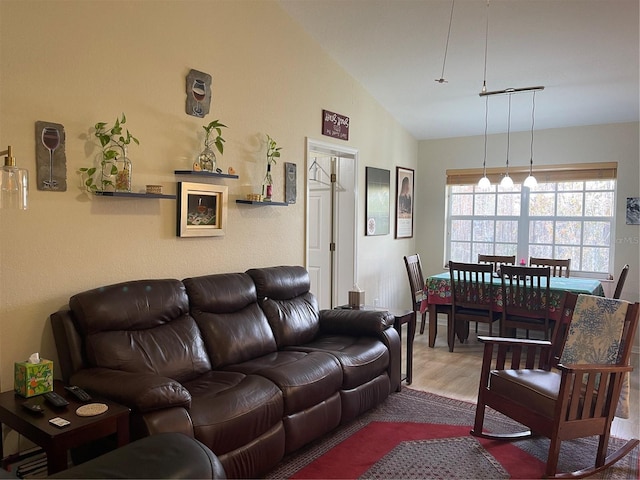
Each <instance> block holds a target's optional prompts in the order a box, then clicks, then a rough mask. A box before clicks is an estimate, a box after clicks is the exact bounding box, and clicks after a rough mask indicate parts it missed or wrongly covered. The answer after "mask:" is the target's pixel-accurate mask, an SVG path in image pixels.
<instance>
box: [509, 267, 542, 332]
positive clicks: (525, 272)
mask: <svg viewBox="0 0 640 480" xmlns="http://www.w3.org/2000/svg"><path fill="white" fill-rule="evenodd" d="M500 273H501V276H502V320H501V322H500V335H502V336H503V337H508V336H514V337H515V336H517V335H516V333H517V329H518V328H520V329H524V330H526V334H527V338H529V330H538V331H542V332H543V333H544V338H545V340H546V339H548V338H549V333H550V331H551V326H552V323H551V320H550V319H549V307H550V305H549V300H550V298H551V292H550V288H549V284H550V281H549V280H550V276H551V270H550V268H549V267H543V268H537V267H519V266H515V265H503V266H502V269H501V270H500Z"/></svg>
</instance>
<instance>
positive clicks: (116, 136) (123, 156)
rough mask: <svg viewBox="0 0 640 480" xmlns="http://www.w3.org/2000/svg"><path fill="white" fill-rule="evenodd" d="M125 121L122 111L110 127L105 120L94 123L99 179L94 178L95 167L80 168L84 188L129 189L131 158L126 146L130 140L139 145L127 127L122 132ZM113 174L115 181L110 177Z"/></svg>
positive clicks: (93, 189)
mask: <svg viewBox="0 0 640 480" xmlns="http://www.w3.org/2000/svg"><path fill="white" fill-rule="evenodd" d="M125 123H127V117H126V115H125V114H124V113H123V114H122V116H121V117H119V118H116V121H115V122H114V124H113V126H112V127H108V125H107V123H106V122H98V123H96V124H95V126H94V129H95V132H94V136H95V137H96V138H97V139H98V140H99V141H100V146H101V147H102V154H101V160H100V181H99V182H97V181H96V180H95V179H94V175H95V174H96V172H97V171H98V169H97V168H96V167H87V168H80V169H79V170H78V171H79V173H80V174H81V175H84V176H86V179H85V180H84V186H85V188H86V189H87V190H88V191H90V192H96V191H98V190H102V191H105V190H108V189H110V188H114V189H115V190H116V191H126V192H130V191H131V160H129V158H128V156H127V147H128V145H129V144H131V142H134V143H135V144H136V145H140V142H139V141H138V139H137V138H136V137H134V136H133V135H132V134H131V132H130V131H129V130H128V129H125V131H126V134H123V133H122V131H123V127H122V126H123V125H124V124H125ZM114 176H115V183H114V181H113V180H112V178H113V177H114Z"/></svg>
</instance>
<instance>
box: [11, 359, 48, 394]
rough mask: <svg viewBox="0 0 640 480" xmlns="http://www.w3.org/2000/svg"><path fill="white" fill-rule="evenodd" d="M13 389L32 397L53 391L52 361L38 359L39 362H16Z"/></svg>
mask: <svg viewBox="0 0 640 480" xmlns="http://www.w3.org/2000/svg"><path fill="white" fill-rule="evenodd" d="M14 371H15V378H14V389H15V391H16V393H18V394H19V395H22V396H23V397H27V398H29V397H33V396H34V395H40V394H42V393H47V392H52V391H53V362H52V361H51V360H45V359H44V358H41V359H40V363H29V362H16V364H15V370H14Z"/></svg>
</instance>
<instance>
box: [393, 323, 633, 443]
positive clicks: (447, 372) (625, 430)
mask: <svg viewBox="0 0 640 480" xmlns="http://www.w3.org/2000/svg"><path fill="white" fill-rule="evenodd" d="M441 322H442V320H441V321H440V322H439V324H438V336H437V338H436V344H435V347H434V348H429V342H428V340H429V336H428V333H427V332H428V326H427V327H426V328H425V333H424V334H422V335H420V325H419V317H418V326H417V328H416V330H417V331H416V336H415V340H414V343H413V382H412V384H411V385H409V387H410V388H413V389H416V390H423V391H427V392H431V393H435V394H438V395H442V396H445V397H449V398H455V399H458V400H464V401H467V402H473V403H475V401H476V399H477V396H478V382H479V377H480V366H481V363H482V348H483V347H482V344H481V343H479V342H478V341H477V340H476V339H475V338H476V337H475V332H474V328H475V325H474V324H471V326H470V327H471V333H470V335H469V340H468V341H467V343H464V344H461V343H460V342H459V341H458V340H457V339H456V344H455V346H454V350H453V352H449V348H448V347H447V342H446V324H441ZM483 327H486V325H483V324H480V334H482V335H487V334H488V331H483ZM402 344H403V345H402V355H403V362H402V365H403V367H402V371H403V372H404V371H405V365H406V363H405V354H406V351H405V350H406V331H403V332H402ZM631 356H632V364H633V366H634V368H635V370H634V371H633V372H632V376H631V396H630V418H629V419H620V418H616V419H615V420H614V422H613V426H612V430H611V434H612V435H613V436H614V437H618V438H624V439H628V438H640V415H639V414H640V412H639V411H640V400H639V398H638V397H639V391H640V368H639V367H638V358H639V355H638V354H637V353H632V355H631ZM403 385H404V383H403Z"/></svg>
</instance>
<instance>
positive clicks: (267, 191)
mask: <svg viewBox="0 0 640 480" xmlns="http://www.w3.org/2000/svg"><path fill="white" fill-rule="evenodd" d="M272 194H273V180H272V179H271V164H270V163H268V164H267V174H266V175H265V176H264V180H263V181H262V195H263V196H264V201H265V202H270V201H271V195H272Z"/></svg>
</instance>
